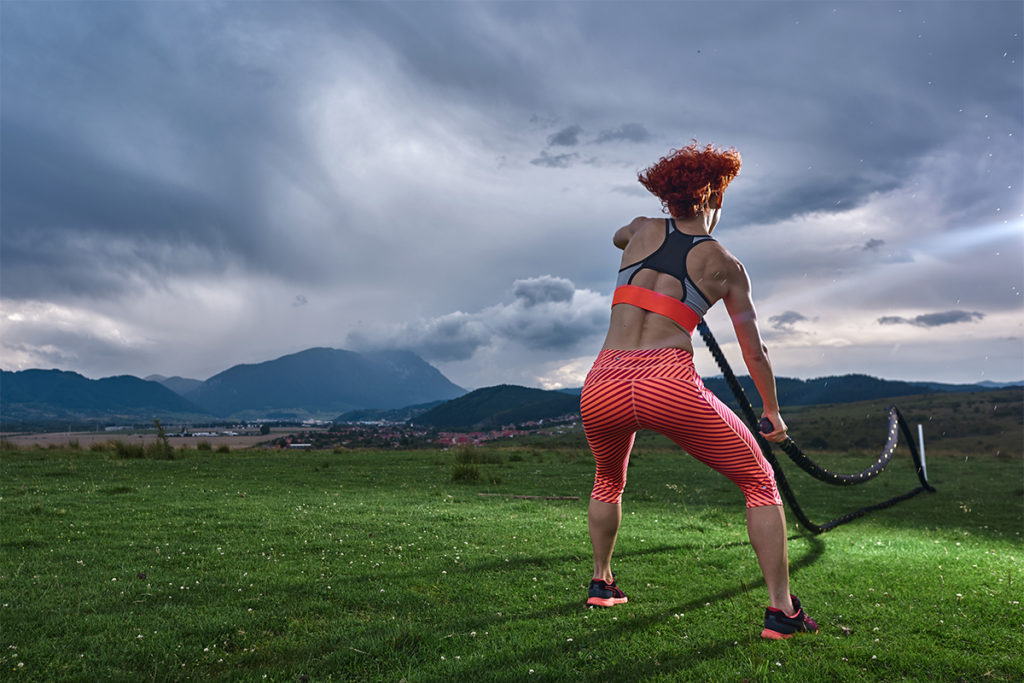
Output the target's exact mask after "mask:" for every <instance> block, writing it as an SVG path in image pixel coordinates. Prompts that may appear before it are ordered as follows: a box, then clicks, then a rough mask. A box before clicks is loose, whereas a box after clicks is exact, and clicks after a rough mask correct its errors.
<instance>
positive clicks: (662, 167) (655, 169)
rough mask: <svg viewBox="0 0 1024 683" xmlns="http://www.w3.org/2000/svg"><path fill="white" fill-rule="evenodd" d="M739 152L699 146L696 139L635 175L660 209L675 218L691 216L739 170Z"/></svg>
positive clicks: (720, 193) (706, 206)
mask: <svg viewBox="0 0 1024 683" xmlns="http://www.w3.org/2000/svg"><path fill="white" fill-rule="evenodd" d="M741 163H742V162H741V161H740V153H739V152H737V151H736V150H735V149H734V148H732V147H730V148H729V149H715V148H714V147H713V146H712V145H707V146H706V147H704V149H699V148H698V146H697V141H696V140H694V141H693V143H692V144H690V145H689V146H687V147H684V148H683V149H674V150H672V151H670V152H669V153H668V155H667V156H664V157H662V158H661V159H659V160H658V163H656V164H654V165H653V166H651V167H650V168H648V169H646V170H644V171H641V172H640V173H639V174H638V175H637V179H638V180H639V181H640V184H641V185H643V186H644V187H646V188H647V189H648V190H649V191H650V192H651V193H652V194H654V195H655V196H656V197H657V198H658V199H660V200H661V205H662V207H663V209H664V210H665V211H666V212H667V213H669V214H670V215H672V216H675V217H676V218H692V217H694V216H696V215H697V214H698V213H700V212H701V211H704V210H706V209H707V208H708V206H709V204H710V202H711V198H712V197H714V196H717V197H718V198H719V202H720V201H721V197H722V193H724V192H725V188H726V187H728V186H729V183H731V182H732V179H733V178H735V177H736V175H737V174H738V173H739V172H740V165H741Z"/></svg>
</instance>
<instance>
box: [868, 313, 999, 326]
mask: <svg viewBox="0 0 1024 683" xmlns="http://www.w3.org/2000/svg"><path fill="white" fill-rule="evenodd" d="M984 317H985V314H984V313H978V312H977V311H944V312H942V313H924V314H922V315H918V316H915V317H913V318H903V317H900V316H898V315H887V316H883V317H881V318H879V319H878V324H880V325H915V326H917V327H939V326H940V325H953V324H955V323H969V322H974V321H975V320H981V319H982V318H984Z"/></svg>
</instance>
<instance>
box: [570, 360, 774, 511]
mask: <svg viewBox="0 0 1024 683" xmlns="http://www.w3.org/2000/svg"><path fill="white" fill-rule="evenodd" d="M580 410H581V412H582V415H583V429H584V432H585V433H586V436H587V443H588V444H589V445H590V449H591V450H592V451H593V453H594V459H595V460H596V462H597V473H596V475H595V477H594V490H593V492H592V493H591V494H590V495H591V498H595V499H597V500H599V501H602V502H604V503H613V504H615V503H620V502H621V501H622V491H623V488H625V485H626V466H627V464H628V463H629V452H630V450H631V449H632V448H633V439H634V437H635V435H636V432H637V430H639V429H650V430H653V431H656V432H659V433H661V434H664V435H665V436H667V437H668V438H670V439H672V441H674V442H675V443H676V444H678V445H679V447H680V448H682V449H683V450H685V451H686V452H687V453H689V454H690V455H692V456H693V457H695V458H696V459H697V460H700V461H701V462H702V463H704V464H705V465H707V466H708V467H711V468H712V469H714V470H715V471H717V472H720V473H721V474H724V475H725V476H726V477H728V478H729V480H731V481H732V482H733V483H734V484H736V485H737V486H739V487H740V490H741V491H742V492H743V495H744V496H745V497H746V499H747V507H748V508H751V507H758V506H762V505H781V504H782V499H781V498H780V497H779V490H778V488H777V487H776V486H775V476H774V474H773V473H772V468H771V466H770V465H769V464H768V462H767V461H766V460H765V459H764V456H762V455H761V450H760V448H758V446H757V442H756V441H755V440H754V437H753V435H752V434H751V433H750V430H748V429H747V427H746V426H745V425H744V424H743V422H741V421H740V419H739V418H738V417H737V416H736V415H735V414H734V413H733V412H732V411H731V410H729V408H727V407H726V406H725V404H724V403H722V402H721V401H720V400H718V398H717V397H716V396H715V395H714V394H712V393H711V392H710V391H709V390H707V389H706V388H705V387H704V383H703V382H702V381H701V379H700V376H699V375H697V371H696V370H695V369H694V367H693V356H692V355H691V354H690V353H689V352H688V351H684V350H682V349H644V350H638V351H615V350H605V351H602V352H601V353H600V355H598V357H597V360H596V361H595V362H594V366H593V367H592V368H591V369H590V373H589V374H588V375H587V379H586V382H585V383H584V384H583V395H582V397H581V399H580Z"/></svg>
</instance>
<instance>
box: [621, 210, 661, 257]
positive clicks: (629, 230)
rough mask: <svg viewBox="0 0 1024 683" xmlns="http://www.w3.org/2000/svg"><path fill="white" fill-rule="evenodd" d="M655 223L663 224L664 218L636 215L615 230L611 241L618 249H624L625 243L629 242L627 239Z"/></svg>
mask: <svg viewBox="0 0 1024 683" xmlns="http://www.w3.org/2000/svg"><path fill="white" fill-rule="evenodd" d="M655 224H658V225H664V219H663V218H648V217H647V216H637V217H636V218H634V219H633V220H632V221H630V222H629V223H627V224H626V225H624V226H622V227H621V228H619V229H618V230H616V231H615V236H614V237H613V238H612V242H613V243H614V244H615V246H616V247H618V248H619V249H625V248H626V245H627V244H629V241H630V240H631V239H633V236H634V235H636V234H637V233H638V232H640V231H641V230H644V229H645V228H649V227H651V226H652V225H655Z"/></svg>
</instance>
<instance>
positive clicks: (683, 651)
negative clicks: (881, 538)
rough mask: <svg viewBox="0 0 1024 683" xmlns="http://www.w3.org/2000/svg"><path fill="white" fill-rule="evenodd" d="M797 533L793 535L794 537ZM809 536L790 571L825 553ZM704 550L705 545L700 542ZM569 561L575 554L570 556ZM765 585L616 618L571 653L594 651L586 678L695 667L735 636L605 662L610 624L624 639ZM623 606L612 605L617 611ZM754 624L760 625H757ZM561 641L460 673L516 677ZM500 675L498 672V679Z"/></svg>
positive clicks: (572, 606) (573, 609) (572, 607)
mask: <svg viewBox="0 0 1024 683" xmlns="http://www.w3.org/2000/svg"><path fill="white" fill-rule="evenodd" d="M796 537H797V536H794V537H792V538H796ZM801 538H806V540H807V542H808V544H809V550H808V551H807V552H806V553H804V554H803V555H802V556H801V557H800V558H799V559H797V560H796V561H794V562H791V563H790V574H797V573H799V572H800V571H801V570H803V569H806V568H808V567H811V566H812V565H814V564H815V563H817V562H818V560H820V559H821V558H822V556H823V555H824V554H825V548H826V544H825V541H824V539H822V538H821V537H818V536H801ZM737 545H745V543H743V542H733V543H727V544H722V545H721V546H719V547H728V546H737ZM697 547H698V546H695V545H690V544H683V545H673V546H660V547H657V548H644V549H642V550H635V551H625V552H622V553H620V554H619V557H620V558H627V557H634V558H635V557H639V556H644V555H652V554H658V553H664V552H670V551H675V550H684V549H696V548H697ZM702 548H703V549H704V550H706V549H707V548H706V546H703V547H702ZM564 559H565V560H566V561H569V560H571V559H573V558H569V557H566V558H564ZM551 561H552V560H550V559H549V560H544V561H542V562H541V563H545V564H546V563H548V562H551ZM524 564H532V563H530V562H528V561H524ZM499 566H500V567H501V568H507V567H508V565H507V564H506V563H504V562H502V563H501V564H500V565H498V564H492V563H488V564H487V565H478V566H477V567H476V569H479V570H483V571H486V570H487V569H496V568H498V567H499ZM761 586H764V579H763V578H761V579H759V580H758V581H755V582H753V583H750V584H746V583H744V582H740V583H739V584H737V585H735V586H733V587H730V588H725V589H723V590H720V591H718V592H716V593H713V594H709V595H701V596H699V597H695V598H693V599H691V600H689V601H687V602H685V603H681V604H678V605H674V606H672V607H668V608H666V609H664V610H660V609H659V610H658V611H657V612H656V613H651V614H647V615H645V616H634V617H633V618H630V619H623V620H621V621H616V622H615V624H614V626H610V625H609V626H608V628H604V629H600V631H598V632H592V633H589V634H586V633H585V634H581V635H580V636H579V637H577V638H576V642H575V643H573V647H572V653H573V654H575V655H576V656H577V657H578V656H580V654H582V653H584V652H586V653H588V654H594V655H596V658H595V659H594V660H592V664H588V666H589V667H592V670H590V671H588V672H587V673H586V674H584V678H583V680H588V679H592V680H605V681H614V680H641V679H644V678H646V677H648V676H653V675H655V674H659V673H660V674H665V675H671V674H672V672H673V671H674V670H675V669H682V668H685V669H687V670H689V669H692V667H693V662H694V661H695V660H696V659H703V660H709V659H715V658H719V657H724V656H726V655H727V654H730V653H731V652H732V651H733V650H735V648H736V647H737V645H736V644H735V643H736V641H737V639H726V640H721V641H719V642H707V641H704V642H698V641H694V642H692V643H691V642H687V643H685V644H681V646H680V649H679V650H677V651H673V652H671V653H665V654H664V656H662V655H659V656H656V657H655V656H647V657H646V658H644V659H640V658H639V657H638V658H628V657H627V658H625V659H621V658H620V659H618V660H617V661H615V662H605V661H602V660H603V657H602V653H606V652H608V651H609V648H612V649H617V648H618V647H620V646H621V645H614V644H610V643H609V642H608V636H609V633H608V631H609V629H614V635H615V637H616V638H617V639H621V640H622V641H624V642H625V641H628V640H630V639H631V638H632V637H633V636H635V635H637V634H639V633H641V632H643V631H645V630H646V629H649V628H651V627H654V626H656V625H657V624H658V623H664V622H665V620H666V619H667V618H668V617H670V616H671V615H672V614H674V613H677V612H678V613H688V612H694V611H697V610H700V609H702V608H705V606H706V605H707V604H708V603H710V604H711V605H712V606H714V605H715V603H718V602H722V601H724V600H728V599H730V598H734V597H736V596H739V595H741V594H744V593H747V592H749V591H750V590H751V589H753V588H758V587H761ZM615 609H619V608H611V610H615ZM587 612H588V609H587V608H586V606H585V605H584V600H583V596H582V595H580V597H579V599H578V600H573V601H566V602H563V603H561V604H559V605H557V606H552V607H549V608H546V609H543V610H538V611H536V612H533V613H529V614H526V615H521V617H520V618H526V619H538V620H543V619H548V618H551V617H553V616H562V617H566V616H572V615H574V614H586V613H587ZM708 615H709V616H708V617H707V618H708V619H713V618H714V617H713V616H711V613H710V612H709V613H708ZM497 621H498V620H497V619H494V618H488V619H482V620H480V623H477V624H472V625H467V626H466V629H467V630H472V629H483V628H489V627H493V626H494V624H495V622H497ZM755 627H756V628H755ZM751 628H755V630H756V631H758V632H759V631H760V624H758V623H754V624H753V625H752V626H751ZM560 645H561V643H550V642H548V643H543V644H539V645H537V646H535V647H532V648H529V649H518V650H516V651H514V652H509V653H508V655H507V656H502V657H500V658H494V657H492V658H489V659H488V661H487V663H486V665H482V666H478V667H476V668H475V669H464V670H463V671H461V672H460V675H466V676H467V678H472V677H473V676H477V677H479V678H480V679H481V680H484V679H492V680H493V679H494V677H495V673H496V672H501V671H504V672H507V673H508V679H509V680H511V679H513V678H515V675H514V674H513V673H512V672H514V671H515V670H516V667H517V666H521V665H522V663H523V662H544V661H547V660H550V659H551V658H552V657H558V656H559V654H560V653H559V652H558V647H559V646H560ZM500 678H501V677H500V676H499V679H500Z"/></svg>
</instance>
